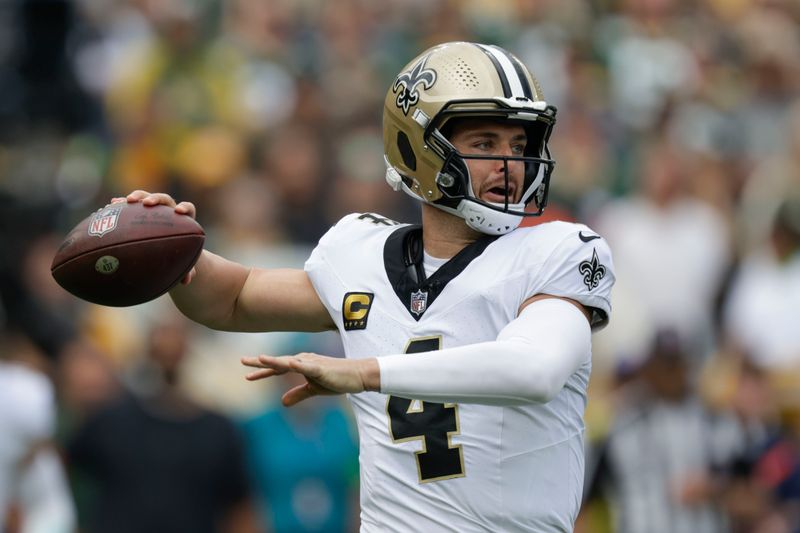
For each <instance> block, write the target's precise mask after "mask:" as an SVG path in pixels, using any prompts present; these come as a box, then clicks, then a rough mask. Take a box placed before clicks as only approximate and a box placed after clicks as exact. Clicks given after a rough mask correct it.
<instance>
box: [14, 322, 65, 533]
mask: <svg viewBox="0 0 800 533" xmlns="http://www.w3.org/2000/svg"><path fill="white" fill-rule="evenodd" d="M12 337H14V338H12ZM20 343H24V340H23V339H22V338H20V337H19V336H17V335H15V334H13V333H11V332H10V331H9V330H6V331H5V332H4V333H3V335H2V338H0V354H2V358H0V531H4V532H5V531H9V533H72V532H73V531H74V530H75V527H76V521H75V509H74V504H73V501H72V495H71V494H70V491H69V486H68V484H67V480H66V475H65V472H64V467H63V464H62V460H61V457H60V456H59V454H58V451H57V449H56V448H55V447H54V445H53V442H52V438H53V435H54V431H55V411H56V409H55V407H56V405H55V394H54V390H53V386H52V384H51V382H50V380H49V378H48V377H46V376H45V375H44V374H43V373H42V372H39V371H36V370H34V369H32V368H29V367H28V366H27V365H24V364H22V363H20V362H16V361H12V360H9V359H8V356H7V354H9V353H10V354H15V353H16V352H17V351H18V348H20V347H22V345H21V344H20ZM22 349H24V347H22ZM6 527H8V528H9V529H8V530H6V529H5V528H6Z"/></svg>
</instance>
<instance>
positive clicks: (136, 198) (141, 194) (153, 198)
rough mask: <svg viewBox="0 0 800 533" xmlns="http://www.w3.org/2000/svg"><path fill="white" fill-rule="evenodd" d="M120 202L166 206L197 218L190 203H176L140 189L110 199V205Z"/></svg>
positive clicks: (163, 196)
mask: <svg viewBox="0 0 800 533" xmlns="http://www.w3.org/2000/svg"><path fill="white" fill-rule="evenodd" d="M120 202H128V203H129V204H135V203H136V202H142V205H147V206H153V205H166V206H169V207H174V208H175V212H176V213H179V214H181V215H188V216H190V217H192V218H195V217H196V216H197V209H196V208H195V206H194V204H193V203H192V202H180V203H178V202H176V201H175V199H174V198H172V196H170V195H168V194H166V193H163V192H155V193H151V192H147V191H143V190H141V189H137V190H135V191H133V192H132V193H130V194H128V195H127V196H125V197H116V198H112V199H111V203H120Z"/></svg>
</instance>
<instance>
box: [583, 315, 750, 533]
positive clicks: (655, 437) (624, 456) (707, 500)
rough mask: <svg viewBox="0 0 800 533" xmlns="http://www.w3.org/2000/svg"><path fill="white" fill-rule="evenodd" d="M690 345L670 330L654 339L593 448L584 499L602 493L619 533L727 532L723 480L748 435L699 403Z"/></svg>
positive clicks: (620, 392) (729, 417)
mask: <svg viewBox="0 0 800 533" xmlns="http://www.w3.org/2000/svg"><path fill="white" fill-rule="evenodd" d="M688 346H690V343H688V342H687V341H685V340H683V339H682V338H681V337H680V335H678V334H677V333H676V332H675V331H674V330H661V331H659V332H658V333H657V334H656V335H655V336H654V337H653V339H652V341H651V346H650V349H649V350H648V352H647V354H646V357H645V358H644V359H643V361H642V362H641V364H640V366H639V367H638V368H636V369H633V370H631V372H632V373H633V375H632V376H629V377H627V378H626V379H627V381H626V382H625V383H624V385H622V386H621V388H620V389H619V390H618V391H617V393H618V403H617V404H616V408H615V411H614V420H613V423H612V425H611V428H610V430H609V433H608V436H607V437H606V439H605V441H604V442H602V443H599V444H598V445H597V446H596V448H595V450H594V453H592V454H590V455H591V456H592V458H593V460H592V461H590V464H591V467H590V468H589V472H590V474H589V475H588V476H587V478H588V479H587V499H588V500H590V501H591V500H592V499H594V498H597V497H599V496H603V497H604V498H605V499H606V501H607V502H608V504H609V508H610V511H611V522H612V524H613V529H612V530H613V531H615V532H617V533H723V532H725V531H728V528H729V524H728V523H727V521H726V516H725V513H724V508H723V505H722V501H723V496H724V494H725V490H726V485H725V483H724V481H723V480H724V476H725V475H726V473H727V468H728V466H729V465H730V464H731V463H732V462H733V461H734V459H735V458H737V457H739V456H740V455H741V454H743V453H744V448H745V442H746V441H745V439H744V435H743V432H742V427H741V426H740V424H739V423H738V421H737V420H736V419H735V418H734V417H733V416H732V415H730V414H729V413H726V412H722V413H718V414H717V413H713V412H712V411H711V410H709V409H708V408H707V407H706V406H705V405H704V404H703V402H702V400H701V398H700V396H699V395H698V393H697V390H696V383H695V381H696V380H695V379H694V377H693V375H692V372H691V369H692V367H693V362H694V359H695V358H696V357H697V355H696V354H693V353H691V352H690V350H689V349H688Z"/></svg>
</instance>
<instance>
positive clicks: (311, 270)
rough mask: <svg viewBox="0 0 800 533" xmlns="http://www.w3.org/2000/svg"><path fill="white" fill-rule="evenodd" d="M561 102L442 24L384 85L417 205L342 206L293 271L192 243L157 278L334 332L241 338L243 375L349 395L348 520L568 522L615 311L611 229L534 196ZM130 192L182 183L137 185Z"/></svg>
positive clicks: (183, 209) (292, 323) (197, 296)
mask: <svg viewBox="0 0 800 533" xmlns="http://www.w3.org/2000/svg"><path fill="white" fill-rule="evenodd" d="M555 121H556V110H555V108H554V107H553V106H550V105H548V104H547V103H546V102H545V100H544V98H543V96H542V91H541V89H540V87H539V84H538V83H537V81H536V80H535V79H534V77H533V76H532V75H531V73H530V72H529V71H528V69H527V68H526V67H525V66H524V65H523V64H522V63H521V62H520V61H519V60H518V59H517V58H516V57H515V56H513V55H511V54H510V53H508V52H507V51H505V50H503V49H502V48H499V47H497V46H488V45H482V44H476V43H466V42H456V43H446V44H442V45H439V46H436V47H433V48H431V49H429V50H426V51H425V52H423V53H422V54H421V55H419V56H418V57H417V58H415V59H414V60H413V61H411V62H410V63H409V64H408V65H407V66H406V67H405V68H404V69H403V71H402V72H401V73H400V74H399V75H398V76H397V78H396V79H395V81H394V83H393V84H392V85H391V87H390V88H389V91H388V93H387V96H386V100H385V106H384V115H383V128H384V133H383V136H384V149H385V160H386V168H387V171H386V179H387V181H388V183H389V185H391V186H392V187H393V188H394V189H395V190H402V191H404V192H405V193H407V194H410V195H411V196H413V197H414V198H416V199H418V200H419V201H420V203H421V209H422V211H421V214H422V224H421V225H420V226H417V225H409V224H401V223H397V222H395V221H392V220H388V219H386V218H385V217H383V216H381V215H379V214H374V213H355V214H351V215H348V216H346V217H344V218H343V219H342V220H340V221H339V222H338V223H337V224H336V225H335V226H334V227H333V228H331V229H330V230H329V231H328V233H327V234H326V235H325V236H324V237H323V238H322V239H321V240H320V242H319V244H318V245H317V247H316V249H315V250H314V251H313V253H312V254H311V257H310V258H309V259H308V261H307V262H306V265H305V268H304V270H289V269H286V270H265V269H259V268H247V267H245V266H242V265H239V264H236V263H233V262H230V261H227V260H225V259H223V258H221V257H219V256H217V255H214V254H213V253H211V252H209V251H204V252H203V253H202V255H201V257H200V259H199V261H198V263H197V265H196V266H195V269H194V270H193V271H192V272H191V273H190V274H189V275H187V277H186V278H185V279H184V280H183V283H182V284H181V285H179V286H178V287H176V288H174V289H173V290H172V291H171V292H170V295H171V297H172V299H173V300H174V302H175V304H176V305H177V307H178V308H179V309H180V310H181V311H182V312H183V313H184V314H186V315H187V316H188V317H189V318H191V319H193V320H195V321H198V322H200V323H202V324H205V325H207V326H209V327H212V328H218V329H224V330H231V331H265V330H302V331H322V330H326V329H336V330H338V331H339V333H340V335H341V338H342V342H343V344H344V347H345V352H346V358H344V359H340V358H332V357H326V356H324V355H318V354H310V353H302V354H296V355H292V356H282V357H274V356H268V355H262V356H259V357H246V358H244V359H243V360H242V363H243V364H244V365H246V366H248V367H252V371H251V372H250V374H249V375H248V376H247V377H248V379H250V380H257V379H264V378H269V377H271V376H274V375H278V374H283V373H286V372H295V373H299V374H302V375H303V376H305V383H304V384H303V385H300V386H298V387H295V388H293V389H291V390H289V391H287V392H286V393H285V394H284V396H283V403H284V404H285V405H287V406H291V405H294V404H296V403H297V402H300V401H303V400H305V399H308V398H310V397H313V396H315V395H320V394H341V393H347V394H349V398H350V400H351V403H352V406H353V409H354V412H355V416H356V421H357V424H358V432H359V439H360V465H361V530H362V531H363V532H373V531H375V532H377V531H380V532H384V531H397V532H408V531H426V532H433V531H458V532H469V531H493V532H494V531H537V532H548V531H571V530H572V529H573V525H574V521H575V518H576V516H577V513H578V510H579V507H580V501H581V493H582V487H583V471H584V458H583V454H584V451H583V432H584V427H583V413H584V408H585V404H586V388H587V384H588V380H589V374H590V371H591V333H592V330H596V329H598V328H601V327H603V326H604V325H605V324H606V323H607V321H608V318H609V314H610V311H611V308H610V291H611V287H612V285H613V284H614V270H613V264H612V260H611V255H610V252H609V249H608V246H607V244H606V242H605V240H604V239H603V238H602V237H601V236H600V235H598V234H596V233H594V232H593V231H592V230H591V229H589V228H588V227H586V226H584V225H582V224H573V223H566V222H550V223H545V224H540V225H537V226H534V227H525V228H518V226H519V224H520V221H521V219H522V217H526V216H536V215H538V214H541V212H542V210H543V209H544V207H545V205H546V202H547V193H548V187H549V184H550V178H551V174H552V172H553V167H554V161H553V160H552V158H551V156H550V151H549V149H548V140H549V137H550V133H551V131H552V128H553V126H554V124H555ZM127 201H129V202H137V201H142V202H144V203H145V204H146V205H154V204H158V203H162V204H167V205H172V206H175V209H176V211H177V212H179V213H184V214H187V215H189V216H194V214H195V209H194V206H193V205H192V204H191V203H189V202H181V203H177V204H176V202H175V201H174V200H173V199H172V198H170V197H169V196H167V195H165V194H150V193H147V192H145V191H135V192H133V193H131V194H130V195H128V197H127Z"/></svg>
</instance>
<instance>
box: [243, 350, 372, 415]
mask: <svg viewBox="0 0 800 533" xmlns="http://www.w3.org/2000/svg"><path fill="white" fill-rule="evenodd" d="M242 364H243V365H244V366H249V367H252V368H257V369H259V370H256V371H254V372H251V373H250V374H248V375H247V376H245V377H246V379H247V380H249V381H257V380H259V379H264V378H269V377H272V376H279V375H282V374H286V373H287V372H295V373H297V374H301V375H302V376H303V377H305V378H306V382H305V383H304V384H302V385H298V386H297V387H294V388H292V389H289V390H288V391H286V393H284V395H283V397H282V398H281V401H282V403H283V405H285V406H287V407H289V406H292V405H295V404H296V403H298V402H301V401H303V400H306V399H308V398H311V397H313V396H320V395H332V394H343V393H358V392H364V391H367V390H378V389H379V388H380V375H379V372H380V370H379V367H378V362H377V361H376V360H375V359H357V360H353V359H341V358H338V357H327V356H324V355H317V354H314V353H299V354H297V355H292V356H283V357H274V356H270V355H260V356H258V357H243V358H242Z"/></svg>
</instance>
